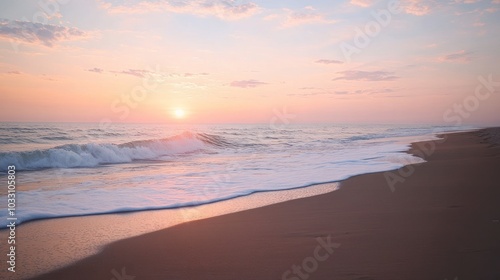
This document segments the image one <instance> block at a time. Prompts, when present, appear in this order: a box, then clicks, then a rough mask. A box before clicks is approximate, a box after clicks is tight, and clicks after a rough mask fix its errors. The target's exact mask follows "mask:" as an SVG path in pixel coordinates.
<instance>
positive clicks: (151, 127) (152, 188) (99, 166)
mask: <svg viewBox="0 0 500 280" xmlns="http://www.w3.org/2000/svg"><path fill="white" fill-rule="evenodd" d="M467 129H471V127H456V126H402V125H343V124H336V125H333V124H328V125H327V124H315V125H302V124H290V125H280V126H273V125H265V124H262V125H159V124H112V125H111V126H109V127H108V128H106V129H100V128H99V125H98V124H89V123H87V124H83V123H82V124H80V123H78V124H75V123H2V124H0V170H1V175H0V177H1V178H0V181H1V182H6V181H7V167H8V166H11V165H14V166H15V170H16V179H17V181H16V200H17V209H16V211H17V213H16V215H17V218H18V220H17V223H18V224H20V223H23V222H27V221H31V220H36V219H49V218H59V217H67V216H87V215H94V214H104V213H120V212H133V211H142V210H152V209H168V208H179V207H186V206H194V205H202V204H208V203H213V202H217V201H223V200H228V199H232V198H236V197H240V196H246V195H249V194H252V193H256V192H268V191H276V190H284V189H294V188H302V187H307V186H311V185H314V184H319V183H325V182H336V181H340V180H343V179H346V178H348V177H351V176H354V175H358V174H364V173H371V172H377V171H384V170H390V169H395V168H399V167H402V166H404V165H407V164H410V163H419V162H423V160H422V159H420V158H417V157H413V156H411V155H409V154H407V153H405V151H407V150H408V147H409V144H410V143H411V142H414V141H419V140H428V139H435V135H436V133H440V132H447V131H457V130H467ZM4 185H5V187H2V188H0V196H1V197H0V201H5V202H6V201H7V197H6V196H7V190H6V186H7V183H5V184H4ZM7 217H8V211H7V203H0V221H2V223H3V225H5V223H6V221H7Z"/></svg>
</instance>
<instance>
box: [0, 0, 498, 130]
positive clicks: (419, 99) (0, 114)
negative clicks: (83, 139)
mask: <svg viewBox="0 0 500 280" xmlns="http://www.w3.org/2000/svg"><path fill="white" fill-rule="evenodd" d="M499 26H500V0H446V1H433V0H400V1H396V0H389V1H386V0H381V1H378V0H345V1H334V0H328V1H323V0H321V1H319V0H318V1H317V0H272V1H271V0H249V1H246V0H87V1H83V0H57V1H56V0H36V1H35V0H23V1H8V0H0V95H1V99H2V101H1V103H0V121H16V122H120V123H122V122H131V123H137V122H148V123H149V122H153V123H270V122H277V121H279V122H285V123H384V124H388V123H397V124H439V125H481V126H491V125H500V114H499V113H498V112H499V111H500V110H499V109H500V96H499V95H500V66H499V65H500V52H499V51H498V50H500V28H499ZM497 81H498V82H497Z"/></svg>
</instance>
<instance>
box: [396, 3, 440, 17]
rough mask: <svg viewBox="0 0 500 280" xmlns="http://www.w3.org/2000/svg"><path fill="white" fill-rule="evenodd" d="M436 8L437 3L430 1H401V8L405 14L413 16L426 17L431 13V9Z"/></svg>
mask: <svg viewBox="0 0 500 280" xmlns="http://www.w3.org/2000/svg"><path fill="white" fill-rule="evenodd" d="M436 6H438V3H435V2H434V1H430V0H404V1H401V7H402V8H403V11H404V12H405V13H407V14H411V15H415V16H423V15H427V14H429V13H430V12H431V7H436Z"/></svg>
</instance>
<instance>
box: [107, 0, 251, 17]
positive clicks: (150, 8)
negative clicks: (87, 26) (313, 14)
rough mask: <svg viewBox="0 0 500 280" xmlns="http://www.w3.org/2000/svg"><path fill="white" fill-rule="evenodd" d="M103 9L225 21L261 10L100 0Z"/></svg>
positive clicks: (182, 1)
mask: <svg viewBox="0 0 500 280" xmlns="http://www.w3.org/2000/svg"><path fill="white" fill-rule="evenodd" d="M99 1H100V5H101V8H103V9H106V10H107V11H108V12H109V13H122V14H143V13H149V12H171V13H178V14H192V15H196V16H214V17H217V18H219V19H223V20H237V19H242V18H247V17H250V16H252V15H254V14H256V13H257V12H258V11H259V10H260V8H259V6H258V5H257V4H255V3H252V2H248V3H244V4H241V3H235V1H231V0H229V1H223V0H212V1H210V0H176V1H152V0H140V1H138V2H136V3H133V4H132V3H130V4H129V3H127V2H123V3H119V4H116V1H114V2H113V3H111V2H108V1H107V0H99Z"/></svg>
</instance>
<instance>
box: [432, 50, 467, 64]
mask: <svg viewBox="0 0 500 280" xmlns="http://www.w3.org/2000/svg"><path fill="white" fill-rule="evenodd" d="M471 55H472V52H470V51H466V50H461V51H458V52H454V53H450V54H447V55H443V56H440V57H438V61H440V62H462V63H465V62H469V61H471V60H472V57H471Z"/></svg>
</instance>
